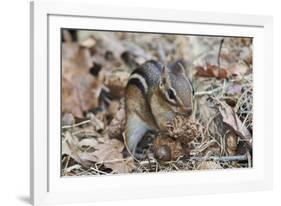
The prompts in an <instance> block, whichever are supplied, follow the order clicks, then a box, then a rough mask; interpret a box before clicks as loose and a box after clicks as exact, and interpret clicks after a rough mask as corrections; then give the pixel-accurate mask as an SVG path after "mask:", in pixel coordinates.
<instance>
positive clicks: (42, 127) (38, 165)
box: [30, 1, 273, 205]
mask: <svg viewBox="0 0 281 206" xmlns="http://www.w3.org/2000/svg"><path fill="white" fill-rule="evenodd" d="M30 8H31V10H30V13H31V114H30V116H31V131H30V132H31V155H30V156H31V169H30V170H31V183H30V188H31V192H30V193H31V201H32V203H33V204H34V205H40V204H48V203H70V202H91V201H101V200H119V199H135V198H147V197H164V196H181V195H189V194H209V193H220V192H244V191H254V190H268V189H271V188H272V185H273V171H272V170H273V169H272V168H273V165H272V164H273V163H272V159H273V157H272V154H273V152H272V149H273V142H272V140H273V128H272V125H273V93H272V91H273V86H272V85H273V84H272V82H273V66H272V56H273V55H272V17H268V16H254V15H237V14H222V13H208V12H190V11H176V10H163V9H155V8H153V9H152V8H147V9H144V8H143V9H139V8H129V7H109V6H102V5H94V4H85V3H82V4H80V3H67V2H49V1H35V2H32V3H31V7H30ZM144 14H145V15H144ZM68 27H69V28H80V29H93V30H94V29H102V30H124V31H149V32H165V33H190V34H205V35H226V36H227V35H232V36H251V37H254V50H253V55H254V56H253V57H254V58H253V59H254V129H255V130H254V143H253V144H254V158H255V163H254V165H253V168H251V169H243V170H236V169H233V170H219V171H218V170H215V171H192V172H178V173H160V174H158V173H157V174H127V175H117V176H99V177H76V178H65V177H64V178H61V177H60V158H58V157H59V155H60V146H59V145H60V144H58V143H60V133H59V132H60V128H59V126H60V118H58V117H60V105H59V103H60V102H59V99H60V91H59V89H58V88H60V64H59V62H60V46H59V45H60V39H59V34H58V33H57V32H59V31H60V29H61V28H68ZM265 68H266V69H265ZM57 103H58V104H57ZM265 131H266V133H265ZM77 194H79V195H77ZM109 194H110V195H109Z"/></svg>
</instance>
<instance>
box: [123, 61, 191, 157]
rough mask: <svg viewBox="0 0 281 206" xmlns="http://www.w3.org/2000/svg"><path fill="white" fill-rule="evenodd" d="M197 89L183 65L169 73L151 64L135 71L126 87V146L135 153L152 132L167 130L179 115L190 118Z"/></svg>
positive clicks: (152, 62)
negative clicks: (138, 145)
mask: <svg viewBox="0 0 281 206" xmlns="http://www.w3.org/2000/svg"><path fill="white" fill-rule="evenodd" d="M192 96H193V88H192V85H191V83H190V81H189V79H188V78H187V77H186V75H185V73H184V70H183V68H182V66H181V65H177V66H175V67H173V69H169V68H167V67H164V66H163V65H162V64H160V63H159V62H156V61H152V60H151V61H147V62H146V63H144V64H143V65H142V66H141V67H139V68H137V69H135V70H134V71H133V72H132V74H131V76H130V78H129V81H128V83H127V87H126V95H125V98H126V101H125V107H126V131H125V137H126V142H127V145H128V147H129V149H130V150H131V152H133V153H134V152H135V150H136V147H137V144H138V143H139V142H140V140H141V139H142V137H143V136H144V134H145V133H146V132H147V131H148V130H165V129H166V123H167V122H169V121H171V120H172V119H173V118H174V116H175V114H176V113H184V114H186V115H190V114H191V112H192Z"/></svg>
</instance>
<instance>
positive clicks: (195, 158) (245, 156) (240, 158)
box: [190, 155, 248, 162]
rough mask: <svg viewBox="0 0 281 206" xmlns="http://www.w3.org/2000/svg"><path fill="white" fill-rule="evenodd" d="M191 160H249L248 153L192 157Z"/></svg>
mask: <svg viewBox="0 0 281 206" xmlns="http://www.w3.org/2000/svg"><path fill="white" fill-rule="evenodd" d="M190 159H191V160H195V161H205V160H213V161H221V162H228V161H245V160H248V157H247V155H237V156H221V157H218V156H215V157H214V156H213V157H207V158H204V157H191V158H190Z"/></svg>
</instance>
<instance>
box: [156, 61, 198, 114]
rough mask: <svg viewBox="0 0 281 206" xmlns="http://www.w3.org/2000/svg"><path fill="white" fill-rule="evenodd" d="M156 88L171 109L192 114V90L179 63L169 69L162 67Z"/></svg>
mask: <svg viewBox="0 0 281 206" xmlns="http://www.w3.org/2000/svg"><path fill="white" fill-rule="evenodd" d="M158 88H159V90H160V92H161V94H162V95H161V96H162V98H164V100H165V102H167V105H169V107H170V108H171V110H172V111H174V112H176V113H181V114H184V115H187V116H190V115H191V114H192V108H193V96H194V90H193V87H192V84H191V81H190V80H189V79H188V77H187V76H186V75H185V71H184V68H183V66H182V65H181V64H180V63H177V64H176V65H175V66H173V68H171V69H170V68H168V67H166V66H164V67H163V69H162V71H161V78H160V81H159V84H158Z"/></svg>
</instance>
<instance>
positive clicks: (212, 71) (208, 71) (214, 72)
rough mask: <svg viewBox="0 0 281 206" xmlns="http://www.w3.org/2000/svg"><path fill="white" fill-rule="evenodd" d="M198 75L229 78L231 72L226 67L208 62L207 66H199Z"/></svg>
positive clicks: (197, 68)
mask: <svg viewBox="0 0 281 206" xmlns="http://www.w3.org/2000/svg"><path fill="white" fill-rule="evenodd" d="M195 69H196V70H197V72H196V75H197V76H200V77H215V78H217V79H228V78H229V76H230V72H229V71H228V70H227V69H225V68H220V67H218V66H217V65H210V64H207V66H206V67H202V66H197V67H196V68H195Z"/></svg>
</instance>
